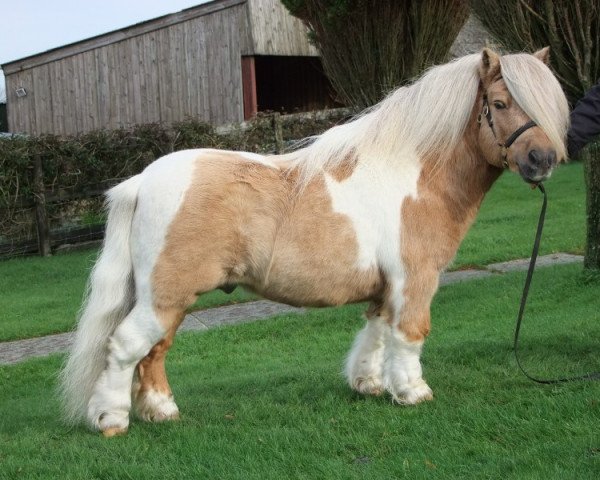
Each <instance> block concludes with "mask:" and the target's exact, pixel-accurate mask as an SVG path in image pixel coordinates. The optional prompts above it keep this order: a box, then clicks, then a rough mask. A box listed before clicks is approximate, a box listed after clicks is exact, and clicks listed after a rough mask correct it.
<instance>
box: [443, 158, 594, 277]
mask: <svg viewBox="0 0 600 480" xmlns="http://www.w3.org/2000/svg"><path fill="white" fill-rule="evenodd" d="M545 187H546V193H547V195H548V210H547V213H546V222H545V225H544V235H543V237H542V243H541V247H540V255H545V254H548V253H555V252H565V253H576V254H583V250H584V247H585V228H586V227H585V181H584V178H583V165H582V164H581V163H572V164H568V165H562V166H561V167H559V168H558V169H557V170H556V171H555V172H554V174H553V175H552V178H550V180H548V181H547V182H546V183H545ZM542 199H543V197H542V194H541V193H540V192H539V191H538V190H531V188H530V187H529V186H528V185H527V184H526V183H525V182H523V181H522V180H521V179H520V178H519V177H518V176H517V175H512V174H504V175H503V176H502V177H501V178H500V180H499V181H498V182H497V183H496V184H495V185H494V186H493V187H492V190H491V191H490V192H489V193H488V195H487V196H486V198H485V200H484V202H483V205H482V207H481V211H480V213H479V215H478V217H477V220H476V221H475V224H474V225H473V227H472V228H471V230H470V231H469V233H468V234H467V236H466V238H465V240H464V241H463V243H462V245H461V247H460V249H459V251H458V254H457V256H456V259H455V261H454V263H453V268H462V267H464V266H465V265H479V266H481V265H488V264H490V263H495V262H502V261H506V260H510V259H515V258H526V257H529V256H530V255H531V247H532V244H533V238H534V236H535V229H536V226H537V221H538V217H539V213H540V209H541V206H542Z"/></svg>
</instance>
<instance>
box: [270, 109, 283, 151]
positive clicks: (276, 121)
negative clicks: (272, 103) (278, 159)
mask: <svg viewBox="0 0 600 480" xmlns="http://www.w3.org/2000/svg"><path fill="white" fill-rule="evenodd" d="M273 131H274V133H275V152H276V153H283V150H284V148H285V146H284V143H283V126H282V122H281V115H280V114H279V112H275V113H274V114H273Z"/></svg>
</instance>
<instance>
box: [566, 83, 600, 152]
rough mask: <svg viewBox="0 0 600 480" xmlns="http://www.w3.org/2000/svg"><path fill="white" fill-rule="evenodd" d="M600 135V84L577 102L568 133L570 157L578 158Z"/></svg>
mask: <svg viewBox="0 0 600 480" xmlns="http://www.w3.org/2000/svg"><path fill="white" fill-rule="evenodd" d="M598 134H600V83H598V84H596V85H594V86H593V87H592V88H591V89H590V90H589V91H588V92H587V93H586V94H585V96H584V97H583V98H582V99H581V100H579V102H577V105H575V108H574V109H573V111H572V112H571V126H570V128H569V132H568V133H567V150H568V152H569V157H574V156H576V155H577V154H578V153H579V151H580V150H581V149H582V148H583V147H585V146H586V145H587V144H588V143H589V142H590V141H591V140H592V139H593V138H594V137H595V136H596V135H598Z"/></svg>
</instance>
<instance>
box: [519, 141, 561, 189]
mask: <svg viewBox="0 0 600 480" xmlns="http://www.w3.org/2000/svg"><path fill="white" fill-rule="evenodd" d="M556 164H557V161H556V151H554V150H537V149H532V150H530V151H529V153H528V154H527V158H522V159H520V160H518V161H517V166H518V168H519V173H520V174H521V177H523V180H525V181H526V182H529V183H539V182H543V181H544V180H546V179H547V178H548V177H550V175H551V174H552V170H553V169H554V167H555V166H556Z"/></svg>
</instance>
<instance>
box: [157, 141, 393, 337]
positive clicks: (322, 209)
mask: <svg viewBox="0 0 600 480" xmlns="http://www.w3.org/2000/svg"><path fill="white" fill-rule="evenodd" d="M294 181H295V177H294V175H293V174H292V175H290V174H289V172H285V171H283V170H281V169H277V168H271V167H269V166H265V165H263V164H261V163H258V162H253V161H249V160H247V159H245V158H244V157H243V156H240V155H236V154H233V153H227V152H215V153H211V154H203V155H202V156H201V157H199V159H198V161H197V165H196V170H195V173H194V178H193V180H192V183H191V187H190V188H189V190H188V192H187V193H186V195H185V198H184V201H183V202H182V205H181V207H180V210H179V211H178V213H177V214H176V216H175V218H174V220H173V222H172V224H171V226H170V227H169V231H168V234H167V238H166V242H165V247H164V249H163V251H162V252H161V254H160V256H159V259H158V261H157V264H156V266H155V269H154V272H153V276H152V282H153V289H154V302H155V307H157V308H159V309H171V308H175V309H181V310H183V309H185V307H187V306H188V305H189V304H191V303H192V302H193V301H194V300H195V298H196V297H197V295H198V294H200V293H204V292H207V291H209V290H212V289H214V288H216V287H218V286H220V285H225V284H241V285H244V286H247V287H248V288H249V289H251V290H253V291H256V292H257V293H259V294H261V295H263V296H264V297H266V298H270V299H273V300H276V301H283V302H286V303H289V304H292V305H313V306H324V305H340V304H344V303H349V302H358V301H363V300H367V299H371V298H373V297H376V296H377V295H378V294H379V293H380V290H381V285H382V280H381V274H380V272H379V270H378V269H376V268H374V269H371V270H369V271H361V270H359V269H357V268H356V266H355V265H356V261H357V257H358V244H357V241H356V238H355V234H354V230H353V227H352V223H351V221H350V219H349V218H348V217H346V216H345V215H342V214H339V213H336V212H334V211H333V209H332V204H331V199H330V196H329V194H328V192H327V188H326V185H325V182H324V179H323V177H322V176H320V177H317V178H315V179H314V180H313V181H312V182H311V183H309V184H308V185H307V186H306V188H304V189H303V190H302V192H300V193H298V191H297V189H296V188H295V187H294ZM165 326H166V327H167V328H169V327H170V325H165Z"/></svg>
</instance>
